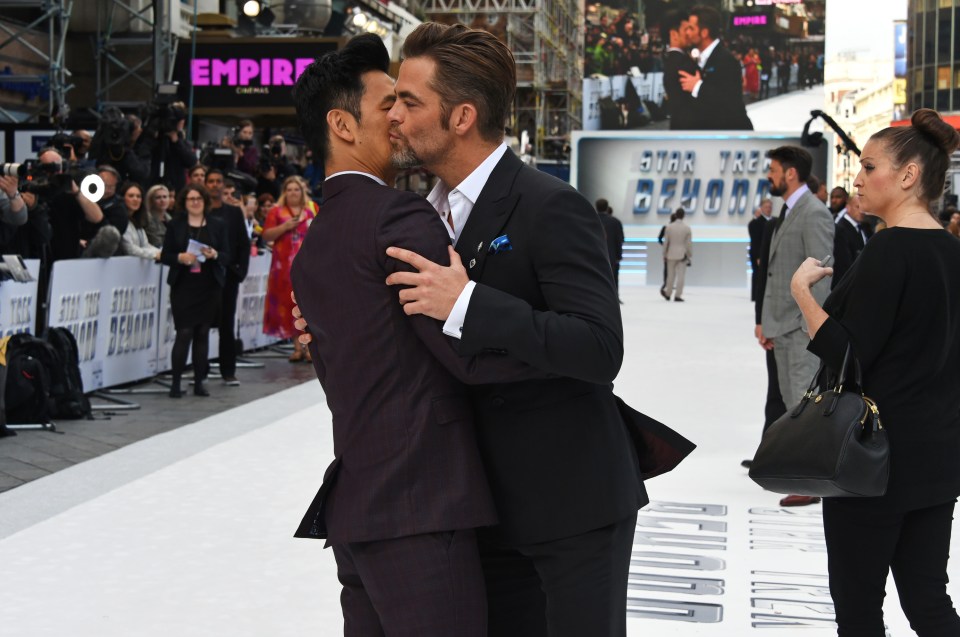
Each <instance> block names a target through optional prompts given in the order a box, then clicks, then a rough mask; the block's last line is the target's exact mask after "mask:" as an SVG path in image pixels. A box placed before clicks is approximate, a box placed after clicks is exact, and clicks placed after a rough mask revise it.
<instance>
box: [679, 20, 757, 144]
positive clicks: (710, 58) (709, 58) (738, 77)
mask: <svg viewBox="0 0 960 637" xmlns="http://www.w3.org/2000/svg"><path fill="white" fill-rule="evenodd" d="M720 24H721V18H720V12H719V11H717V10H716V9H714V8H713V7H703V6H699V7H694V8H693V9H692V10H691V11H690V20H689V26H688V29H689V34H690V43H691V44H692V45H693V46H695V47H697V48H699V49H700V58H699V60H698V64H699V65H700V69H699V70H698V71H697V72H695V73H687V72H684V71H680V84H681V86H683V90H685V91H688V92H689V93H690V94H691V95H692V96H693V97H694V99H695V100H696V104H697V107H696V111H697V122H698V125H697V126H694V128H699V129H706V130H753V123H752V122H751V121H750V118H749V117H748V116H747V109H746V107H745V106H744V104H743V72H742V70H741V67H740V62H738V61H737V59H736V58H735V57H733V54H732V53H730V51H728V50H727V48H726V47H724V46H723V43H722V42H721V41H720Z"/></svg>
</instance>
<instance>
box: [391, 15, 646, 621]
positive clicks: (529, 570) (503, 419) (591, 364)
mask: <svg viewBox="0 0 960 637" xmlns="http://www.w3.org/2000/svg"><path fill="white" fill-rule="evenodd" d="M403 57H404V62H403V63H402V65H401V67H400V75H399V78H398V80H397V86H396V89H397V103H396V104H395V105H394V107H393V109H392V110H391V112H390V118H391V121H392V122H393V124H394V128H393V129H392V130H391V139H392V141H393V142H394V146H395V148H396V150H397V151H398V154H399V155H400V156H401V157H403V158H404V159H405V160H406V161H407V163H408V164H410V165H412V164H416V163H421V164H422V165H423V166H424V167H426V168H427V169H428V170H430V171H431V172H433V173H435V174H436V175H437V176H438V177H439V178H440V182H439V183H438V185H437V187H436V188H435V189H434V190H433V192H431V193H430V196H429V197H428V201H430V202H431V203H432V204H434V207H435V208H436V209H437V212H438V214H439V215H440V217H441V218H443V219H446V220H447V222H448V231H449V233H450V236H451V237H452V238H453V239H454V240H455V242H456V251H457V254H458V255H459V259H451V260H452V262H453V263H452V265H451V266H450V267H443V266H442V265H438V264H436V263H432V262H431V261H434V260H433V259H430V258H429V257H426V255H424V256H420V255H417V254H415V252H412V251H409V250H404V249H401V247H402V248H408V247H409V246H404V245H403V244H402V243H399V242H398V243H394V244H393V245H394V246H400V247H393V248H391V249H390V250H388V254H390V255H391V256H395V257H397V258H399V259H401V260H403V261H406V262H408V263H410V264H411V265H413V266H414V267H416V268H417V269H418V270H419V272H418V273H410V272H397V273H395V274H392V275H391V276H390V277H388V279H387V282H388V283H391V284H400V285H410V286H413V287H410V288H406V289H402V290H401V291H400V293H399V296H400V302H401V303H402V304H403V307H404V310H405V311H406V312H407V313H408V314H420V313H422V314H426V315H428V316H432V317H433V318H437V319H440V320H445V321H446V323H445V325H444V331H445V333H447V334H449V335H453V336H455V337H458V338H459V339H460V352H461V353H462V354H465V355H471V354H477V353H480V352H501V353H505V354H508V355H510V356H512V357H516V358H517V359H519V360H521V361H524V362H526V363H529V364H530V365H532V366H534V367H536V368H538V369H541V370H545V371H548V372H552V373H554V374H556V376H557V377H556V378H553V379H548V380H539V381H530V382H520V383H513V384H510V385H505V384H502V383H497V384H489V385H482V386H478V387H474V388H472V390H471V394H472V398H473V405H474V409H475V410H476V414H477V417H478V432H477V433H478V442H479V446H480V452H481V455H482V457H483V460H484V466H485V467H486V469H487V474H488V477H489V480H490V486H491V489H492V491H493V497H494V502H495V504H496V507H497V511H498V514H499V516H500V524H499V525H498V526H496V527H493V528H490V529H481V530H480V531H478V539H479V546H480V555H481V561H482V564H483V570H484V576H485V577H486V581H487V598H488V604H489V609H490V614H489V622H490V624H489V631H490V634H491V635H496V636H497V637H509V636H513V635H516V636H517V637H547V636H549V637H583V636H584V635H590V636H591V637H622V636H624V635H625V634H626V601H627V579H628V573H629V565H630V556H631V552H632V546H633V535H634V530H635V527H636V516H637V510H638V508H640V507H641V506H643V505H644V504H646V502H647V496H646V491H645V490H644V486H643V481H642V478H641V477H640V474H639V471H638V464H637V463H638V460H637V456H636V452H635V450H634V448H633V447H632V445H631V443H630V440H629V434H628V433H627V431H626V429H625V425H624V422H623V420H622V417H621V415H620V413H619V411H618V404H617V400H616V398H615V397H614V395H613V393H612V385H611V381H612V380H613V379H614V377H615V376H616V375H617V372H618V371H619V368H620V364H621V362H622V358H623V328H622V324H621V319H620V306H619V303H618V302H617V293H616V287H615V285H614V281H613V273H612V271H611V268H610V264H609V260H608V257H607V254H606V248H605V246H604V241H603V230H602V227H601V224H600V221H599V219H598V218H597V214H596V212H595V211H594V210H593V207H592V206H591V205H590V203H589V202H588V201H586V200H585V199H584V198H583V197H582V196H581V195H580V194H579V193H578V192H577V191H576V190H574V189H573V188H571V187H570V186H569V185H568V184H566V183H563V182H561V181H559V180H558V179H555V178H554V177H551V176H549V175H547V174H545V173H543V172H540V171H538V170H536V169H534V168H530V167H529V166H525V165H524V164H523V163H522V162H521V161H520V160H519V159H518V158H517V157H516V156H515V155H514V154H513V153H512V152H511V151H510V150H509V149H508V148H507V147H506V145H505V144H504V143H503V134H504V129H503V127H504V122H505V121H506V117H507V114H508V112H509V109H510V105H511V104H512V102H513V96H514V91H515V86H516V68H515V64H514V60H513V56H512V54H511V53H510V51H509V49H507V48H506V46H505V45H504V44H503V43H502V42H500V41H499V40H498V39H497V38H496V37H494V36H492V35H491V34H489V33H487V32H485V31H481V30H474V29H468V28H466V27H464V26H462V25H454V26H452V27H447V26H444V25H439V24H432V23H426V24H423V25H421V26H420V27H418V28H417V29H416V30H415V31H414V32H413V33H412V34H410V35H409V36H408V37H407V39H406V41H405V42H404V49H403ZM425 257H426V258H425ZM468 274H469V278H468Z"/></svg>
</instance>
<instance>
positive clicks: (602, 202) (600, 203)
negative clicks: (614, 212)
mask: <svg viewBox="0 0 960 637" xmlns="http://www.w3.org/2000/svg"><path fill="white" fill-rule="evenodd" d="M608 208H610V204H609V203H608V202H607V200H606V199H597V212H606V211H607V209H608Z"/></svg>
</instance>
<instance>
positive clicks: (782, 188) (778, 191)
mask: <svg viewBox="0 0 960 637" xmlns="http://www.w3.org/2000/svg"><path fill="white" fill-rule="evenodd" d="M786 192H787V184H786V182H782V181H781V182H780V183H779V184H774V183H773V182H770V194H771V195H773V196H774V197H780V196H782V195H783V194H784V193H786Z"/></svg>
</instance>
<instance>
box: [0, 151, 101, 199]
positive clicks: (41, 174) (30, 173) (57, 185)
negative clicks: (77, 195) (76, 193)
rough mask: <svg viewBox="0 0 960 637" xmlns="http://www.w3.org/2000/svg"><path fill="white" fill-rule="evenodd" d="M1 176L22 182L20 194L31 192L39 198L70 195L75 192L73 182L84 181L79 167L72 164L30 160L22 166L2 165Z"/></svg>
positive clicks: (0, 166) (19, 187)
mask: <svg viewBox="0 0 960 637" xmlns="http://www.w3.org/2000/svg"><path fill="white" fill-rule="evenodd" d="M64 166H66V168H67V170H66V171H65V170H64ZM0 176H2V177H16V178H17V179H19V180H20V183H19V185H18V186H17V188H18V190H20V192H29V193H32V194H35V195H37V196H38V197H52V196H54V195H57V194H60V193H67V194H69V193H71V192H73V182H76V183H78V184H79V183H80V182H81V181H82V177H81V176H80V174H79V171H78V169H77V166H76V165H75V164H74V163H72V162H66V163H61V162H57V163H50V164H45V163H42V162H40V161H39V160H37V159H28V160H27V161H25V162H23V163H22V164H0Z"/></svg>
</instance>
